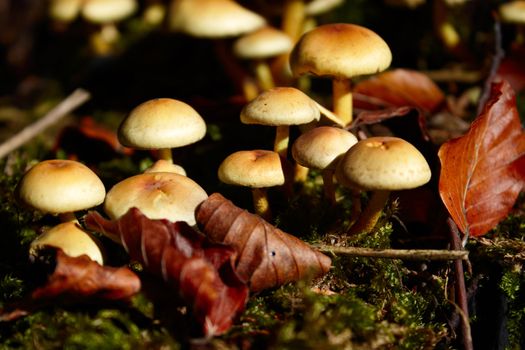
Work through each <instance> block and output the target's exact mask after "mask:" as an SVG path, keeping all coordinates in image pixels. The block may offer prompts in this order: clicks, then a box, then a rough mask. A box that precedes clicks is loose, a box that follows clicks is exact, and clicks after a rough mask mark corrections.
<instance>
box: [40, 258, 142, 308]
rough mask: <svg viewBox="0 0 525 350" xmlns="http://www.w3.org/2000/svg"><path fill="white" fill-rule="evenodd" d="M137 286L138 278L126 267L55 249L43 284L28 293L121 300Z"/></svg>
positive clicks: (44, 296)
mask: <svg viewBox="0 0 525 350" xmlns="http://www.w3.org/2000/svg"><path fill="white" fill-rule="evenodd" d="M139 290H140V279H139V278H138V276H137V275H136V274H135V273H133V271H131V270H130V269H128V268H127V267H119V268H116V267H110V266H102V265H100V264H99V263H97V262H95V261H93V260H91V259H90V258H89V257H88V256H87V255H81V256H78V257H70V256H68V255H66V254H65V253H64V252H63V251H62V250H61V249H57V250H56V267H55V270H54V272H53V273H52V275H51V276H50V277H49V279H48V280H47V282H46V284H45V285H44V286H42V287H39V288H37V289H35V290H34V291H33V293H32V297H33V299H49V298H57V297H61V298H71V299H85V298H97V299H102V300H123V299H129V298H130V297H132V296H133V295H135V294H136V293H137V292H138V291H139Z"/></svg>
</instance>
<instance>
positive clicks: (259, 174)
mask: <svg viewBox="0 0 525 350" xmlns="http://www.w3.org/2000/svg"><path fill="white" fill-rule="evenodd" d="M218 175H219V179H220V180H221V181H222V182H224V183H227V184H230V185H237V186H246V187H251V188H263V187H272V186H279V185H283V184H284V181H285V176H284V171H283V164H282V160H281V157H279V154H277V153H276V152H273V151H266V150H253V151H238V152H235V153H232V154H230V155H229V156H228V157H226V159H224V160H223V161H222V163H221V165H220V166H219V171H218Z"/></svg>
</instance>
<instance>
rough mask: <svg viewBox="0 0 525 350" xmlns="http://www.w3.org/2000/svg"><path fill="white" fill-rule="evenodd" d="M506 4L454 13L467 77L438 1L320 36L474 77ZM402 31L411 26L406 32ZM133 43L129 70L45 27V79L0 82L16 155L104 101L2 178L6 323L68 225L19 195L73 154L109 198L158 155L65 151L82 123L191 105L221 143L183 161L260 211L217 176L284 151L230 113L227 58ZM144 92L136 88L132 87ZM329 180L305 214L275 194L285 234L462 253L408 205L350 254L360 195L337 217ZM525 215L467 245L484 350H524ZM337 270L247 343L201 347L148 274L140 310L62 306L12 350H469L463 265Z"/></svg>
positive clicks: (9, 334) (399, 61) (139, 40)
mask: <svg viewBox="0 0 525 350" xmlns="http://www.w3.org/2000/svg"><path fill="white" fill-rule="evenodd" d="M247 2H248V3H249V1H247ZM499 2H500V1H495V0H493V1H484V2H471V3H475V4H476V6H478V7H477V9H478V10H480V11H484V12H477V13H476V14H475V16H473V17H472V18H470V16H465V15H464V14H462V13H461V12H459V11H460V10H454V11H452V13H451V16H452V17H454V18H455V20H456V24H457V25H458V26H459V28H460V31H461V34H462V37H463V39H465V41H466V42H467V45H468V46H469V47H468V49H469V50H471V54H472V56H469V57H467V58H466V59H465V61H463V62H458V61H461V60H462V59H464V58H465V57H463V56H461V55H456V54H455V53H452V52H444V50H443V47H442V45H441V44H440V42H439V40H436V38H435V33H434V32H433V28H432V5H431V3H432V2H431V1H427V4H426V5H425V6H422V7H420V8H417V9H415V10H413V11H408V10H407V9H403V8H391V7H385V5H384V4H383V2H382V1H376V2H370V1H365V0H355V1H350V0H348V1H346V2H345V5H344V7H343V8H342V9H341V10H339V11H336V12H334V13H331V14H329V15H326V16H324V17H323V18H321V19H320V20H321V22H322V21H324V22H336V21H344V22H353V23H360V24H364V25H366V26H368V27H370V28H373V29H375V30H377V31H378V32H380V33H381V35H382V36H383V37H384V38H385V40H386V41H387V42H388V43H389V45H391V47H392V48H393V49H394V52H395V55H394V62H393V64H392V66H393V67H410V68H413V69H420V70H429V69H439V68H442V67H445V66H447V65H448V64H451V65H452V66H456V67H457V66H459V67H460V68H459V69H460V70H461V69H465V70H472V69H476V70H483V69H486V68H487V62H486V60H487V57H489V56H491V55H492V53H493V49H494V47H493V42H492V41H491V40H488V39H487V38H490V37H491V35H492V30H493V23H492V20H491V18H492V17H491V16H490V9H491V8H493V7H495V6H496V4H497V3H499ZM20 3H22V2H20ZM35 3H36V2H35ZM456 11H457V12H456ZM385 13H387V14H388V18H387V17H385ZM474 17H475V18H474ZM404 23H411V25H410V26H407V25H401V24H404ZM122 27H123V28H122V29H123V32H126V33H128V35H127V36H126V40H127V41H128V42H125V43H124V44H123V48H127V50H125V51H124V52H123V53H122V54H121V55H118V56H117V57H98V58H93V57H89V55H88V54H87V52H88V51H87V50H86V47H85V43H86V41H85V37H86V34H87V33H89V31H90V30H93V28H88V29H86V28H85V27H84V26H83V25H82V23H80V22H75V23H74V24H73V25H72V26H71V28H70V30H69V32H68V35H63V33H62V34H56V33H53V32H52V30H51V29H50V28H51V26H50V23H49V22H48V21H46V20H42V21H41V22H38V23H37V24H36V25H35V26H34V27H32V28H31V29H32V30H33V31H34V33H33V34H34V37H33V39H34V42H35V43H37V45H36V47H35V48H34V50H35V52H36V53H38V55H34V57H33V59H32V61H31V63H32V65H30V67H29V68H25V69H26V70H25V71H23V72H20V71H19V70H14V69H12V70H10V69H7V68H6V67H7V66H6V67H4V65H1V66H0V73H2V74H1V75H2V76H5V79H2V81H1V82H0V89H1V90H0V91H1V92H2V93H9V94H13V95H17V98H11V97H5V98H2V99H0V122H1V123H2V124H1V125H2V126H3V128H2V133H1V134H0V136H1V138H2V139H5V138H7V137H8V136H10V135H11V134H12V133H13V132H14V131H16V130H19V129H20V127H21V126H22V125H25V124H29V123H30V122H32V121H34V120H36V118H38V117H40V116H41V115H43V114H44V113H45V112H46V111H47V110H49V108H51V107H52V106H53V105H55V104H56V103H57V102H58V101H60V100H61V99H62V98H63V97H64V95H65V91H68V90H70V89H71V88H75V87H78V86H83V87H86V88H87V89H88V90H90V91H91V92H92V94H93V99H92V101H91V102H90V103H89V104H88V105H87V106H83V107H82V108H81V109H80V110H79V111H78V112H77V114H76V115H73V116H70V118H68V119H66V121H65V122H63V123H62V124H60V125H58V126H56V127H54V128H51V129H50V130H49V131H48V132H46V133H44V134H42V135H39V136H38V137H37V138H36V139H35V140H33V141H32V142H31V143H29V144H28V145H26V146H24V147H23V148H22V149H20V150H19V151H16V152H14V153H12V154H11V155H10V156H9V157H7V158H6V159H4V160H2V161H1V162H0V173H1V174H0V188H1V189H2V190H1V194H0V196H1V201H0V236H1V237H0V307H9V306H11V305H13V303H16V302H18V301H20V300H21V299H23V298H25V297H27V296H28V295H30V293H31V291H32V290H33V289H34V288H35V287H36V286H37V285H38V283H40V282H41V281H42V279H43V276H41V275H40V276H39V275H38V274H37V272H35V271H34V270H33V266H32V265H31V264H30V262H29V261H28V259H27V251H28V245H29V243H30V242H31V240H32V239H34V238H35V237H36V235H37V234H38V232H39V229H40V228H41V227H42V226H44V225H52V224H54V223H55V222H56V220H55V218H52V217H47V216H43V215H40V214H38V213H34V212H32V211H30V210H28V209H27V208H23V207H21V206H20V204H19V203H17V202H16V200H15V198H14V191H15V187H16V184H17V183H18V180H19V179H20V176H21V175H22V173H23V172H24V170H25V168H26V167H27V166H29V165H30V164H32V163H33V162H35V161H38V160H42V159H46V158H55V157H70V156H72V155H73V154H74V155H75V156H76V157H78V159H80V160H82V161H83V162H85V163H87V164H88V165H90V166H92V167H94V168H95V169H96V170H97V173H98V174H99V176H100V177H101V178H102V180H103V181H104V183H105V185H106V187H107V188H110V187H111V186H112V185H113V184H114V183H116V182H117V181H119V180H121V179H123V178H125V177H127V176H130V175H133V174H136V173H138V172H140V171H141V170H143V169H144V168H145V167H147V165H148V164H150V163H151V162H152V160H153V156H152V154H150V153H148V152H135V153H134V154H133V155H132V156H124V155H123V154H121V153H119V152H117V151H115V150H113V149H111V148H109V147H108V145H107V144H103V143H100V142H92V141H93V140H83V141H86V142H87V141H89V143H88V144H87V146H86V145H85V144H81V145H79V144H78V143H75V142H73V143H67V144H66V143H64V144H61V145H60V147H59V148H58V149H57V148H54V145H55V141H56V137H57V134H58V132H59V131H60V130H61V127H62V126H64V125H67V124H75V123H76V122H78V117H79V116H82V115H90V116H91V117H92V118H93V119H94V120H95V121H96V122H98V123H101V124H103V125H104V126H106V127H108V128H110V129H111V130H116V127H117V126H118V124H119V122H120V120H121V119H122V117H123V116H124V115H125V114H126V113H127V112H129V110H130V109H131V108H133V107H134V106H136V105H137V104H138V103H140V102H143V101H144V100H147V99H149V98H155V97H165V96H172V97H175V98H179V99H182V100H184V101H188V102H190V104H192V105H194V106H195V107H196V108H197V109H198V111H199V112H201V114H202V115H203V116H204V117H205V119H206V121H207V126H208V134H207V136H206V137H205V139H204V140H202V141H201V142H199V143H197V144H195V145H192V146H190V147H186V148H184V149H181V150H177V151H176V152H174V156H175V160H176V161H177V162H178V163H180V164H182V165H184V167H185V168H186V169H187V171H188V173H189V174H190V176H191V177H192V178H193V179H195V180H196V181H197V182H198V183H199V184H201V185H202V186H203V188H205V189H206V191H208V192H209V193H211V192H215V191H218V192H221V193H223V194H224V195H225V196H226V197H227V198H229V199H231V200H233V201H234V203H235V204H237V205H238V206H240V207H243V208H251V198H250V193H249V191H246V190H245V189H237V188H233V187H231V186H226V185H224V184H221V183H220V182H219V181H218V179H217V176H216V169H217V168H218V165H219V164H220V162H221V161H222V159H224V158H225V157H226V156H227V155H228V154H229V153H230V152H233V151H236V150H240V149H255V148H264V149H269V148H271V145H272V137H273V133H274V131H273V130H272V129H271V128H266V127H259V126H247V125H241V124H240V123H239V122H238V115H239V111H240V108H241V107H242V106H241V105H240V104H239V103H238V101H237V102H236V100H235V99H232V96H233V94H234V91H233V86H232V84H231V83H229V82H228V77H227V76H226V75H225V74H224V71H223V69H221V67H220V66H219V63H218V62H217V60H216V59H215V58H214V51H213V48H212V47H213V45H212V44H211V43H210V42H209V41H205V40H195V39H193V38H188V37H185V36H181V35H179V36H176V35H171V34H170V33H166V32H165V31H158V32H156V33H154V35H150V32H149V30H151V28H149V29H148V28H146V29H145V28H143V27H142V26H141V24H140V21H139V20H138V19H137V18H134V19H132V20H130V21H129V22H127V23H126V24H125V25H123V26H122ZM28 28H29V27H28ZM392 28H395V30H392ZM414 28H417V30H414ZM503 30H504V34H506V33H508V32H510V36H509V37H511V36H512V28H511V27H510V26H504V28H503ZM408 38H410V39H411V40H407V39H408ZM2 49H4V47H3V46H2ZM3 53H4V51H0V54H2V63H6V60H5V58H4V56H3ZM183 53H184V54H183ZM187 57H191V59H188V58H187ZM477 58H480V61H476V59H477ZM57 62H59V63H60V64H57ZM4 68H6V69H4ZM35 77H36V78H35ZM130 77H132V83H130V84H128V83H126V82H127V81H128V80H129V79H131V78H130ZM472 85H474V86H477V87H480V86H482V85H483V81H477V82H475V83H473V84H468V83H455V82H449V83H442V84H441V86H442V87H443V88H444V89H446V91H447V94H449V95H450V96H452V95H453V96H458V95H460V93H461V92H462V91H465V90H467V89H468V88H470V87H472ZM329 87H330V86H329V83H328V82H327V81H325V80H322V79H319V80H314V81H313V82H312V94H315V96H316V97H319V98H320V99H323V98H326V94H327V92H328V91H329ZM15 90H17V91H18V92H17V93H16V94H15V93H13V91H15ZM24 91H26V92H25V93H24ZM27 91H29V92H27ZM517 103H518V109H519V111H520V115H521V117H522V118H523V117H524V116H525V112H524V111H525V98H524V94H523V92H522V93H521V94H519V95H518V96H517ZM472 107H473V106H470V109H473V108H472ZM468 112H472V111H471V110H469V111H468ZM474 117H475V114H474V113H473V112H472V113H470V114H469V118H470V119H473V118H474ZM295 136H296V135H295ZM293 137H294V135H293V134H292V138H293ZM74 141H75V140H74ZM76 141H78V140H76ZM318 175H319V174H318V173H315V172H311V174H310V176H309V179H308V181H307V182H306V183H305V184H304V185H301V186H297V188H296V190H297V192H296V195H295V196H294V197H292V198H291V199H286V198H285V197H284V196H283V194H282V193H281V192H279V191H277V190H275V191H273V190H272V191H270V198H271V201H272V205H273V209H274V212H275V214H276V217H275V224H276V225H277V226H278V227H280V228H282V229H283V230H285V231H287V232H289V233H292V234H295V235H297V236H299V237H301V238H302V239H304V240H306V241H308V242H311V243H320V242H322V243H326V244H346V245H354V246H362V247H375V248H387V247H391V246H392V247H397V248H401V247H403V248H411V247H413V248H430V247H432V248H446V244H447V242H448V239H447V238H446V237H444V236H443V235H441V236H440V235H439V234H438V233H441V234H443V232H442V231H443V230H442V229H440V228H441V227H442V226H443V224H444V220H443V218H442V217H440V215H439V214H441V212H436V213H432V215H430V217H431V218H432V219H433V220H434V219H435V220H434V221H431V222H407V221H406V220H405V218H403V217H402V215H401V213H399V212H398V208H397V205H396V203H397V202H396V201H391V204H390V206H389V207H388V208H387V209H386V211H385V215H384V216H383V217H382V219H381V222H380V223H379V224H378V226H377V229H376V230H375V232H374V233H373V234H369V235H360V236H357V237H350V238H349V237H346V238H344V232H345V227H347V226H348V218H349V217H350V212H351V206H352V203H351V201H349V200H348V199H346V198H348V193H346V192H345V190H344V189H342V188H340V189H339V196H340V198H341V199H342V200H341V201H340V202H339V204H338V205H337V206H336V207H334V208H332V207H330V206H328V205H326V204H325V203H324V202H323V200H322V198H321V193H322V190H321V183H320V177H319V176H318ZM394 198H395V197H394ZM363 200H366V196H365V195H363ZM524 202H525V198H523V197H521V198H520V199H519V200H518V203H517V205H516V208H515V210H514V211H513V213H512V214H511V215H510V216H509V217H508V218H507V219H506V220H505V221H503V222H502V223H501V224H500V225H499V226H498V227H497V228H496V229H495V230H493V232H491V233H490V234H488V235H486V236H484V238H481V239H471V240H469V243H468V245H467V249H468V250H469V251H470V261H471V265H470V266H471V268H470V269H467V270H466V272H465V279H466V282H467V289H468V294H469V301H470V312H471V326H472V332H473V338H474V345H475V348H482V349H496V348H497V349H501V348H507V349H519V348H525V335H524V333H523V329H525V293H524V290H525V273H524V271H523V262H524V259H525V257H524V251H525V247H524V246H525V243H524V240H525V215H524V209H525V207H524ZM403 205H406V202H402V203H401V208H400V209H401V210H403V209H404V207H403ZM416 206H417V204H416ZM408 207H409V208H411V207H410V206H408ZM400 222H402V223H403V224H404V225H401V224H400ZM102 239H103V238H102ZM103 241H104V240H103ZM104 244H105V245H106V246H107V249H108V252H109V256H110V263H112V264H114V265H116V266H118V265H121V264H126V263H128V261H127V260H126V259H127V257H126V255H125V253H124V252H123V250H122V249H121V248H120V247H118V246H116V245H115V244H112V243H111V242H109V241H104ZM332 259H333V268H332V270H331V271H330V273H328V274H327V275H326V276H324V277H323V278H322V279H320V280H315V281H302V282H299V283H297V284H292V285H287V286H283V287H281V288H278V289H275V290H268V291H264V292H261V293H259V294H257V295H252V296H251V298H250V300H249V302H248V305H247V307H246V310H245V311H244V312H243V314H242V315H241V316H240V318H239V319H238V320H237V322H236V323H235V325H234V327H233V328H232V329H231V330H230V331H229V332H228V333H227V334H225V335H223V336H220V337H217V338H214V339H211V340H203V339H197V338H195V337H194V331H193V329H192V327H191V319H190V318H189V316H188V315H187V314H186V313H185V312H184V308H181V307H179V305H178V304H177V303H175V306H173V307H166V305H169V303H170V301H173V300H176V299H177V298H176V294H177V293H176V291H168V293H167V295H166V293H161V294H163V295H161V296H158V295H157V294H158V293H157V294H155V292H159V291H165V290H166V289H165V288H164V287H163V286H162V285H156V284H155V282H154V281H149V279H148V277H147V276H146V275H144V274H143V273H142V272H140V271H138V270H139V269H136V270H137V271H138V272H139V273H140V274H141V277H143V278H144V281H145V282H146V281H147V286H148V289H147V290H145V291H144V292H142V293H140V294H139V295H138V296H137V297H135V298H134V299H133V300H132V302H131V303H130V304H127V305H126V304H108V303H100V304H67V303H65V302H64V303H61V302H60V301H57V302H56V303H55V304H53V305H46V306H45V307H42V308H39V309H37V310H34V311H33V312H32V313H31V314H30V315H28V316H26V317H23V318H20V319H18V320H16V321H12V322H2V323H1V324H0V349H55V348H65V349H128V348H129V349H179V348H180V349H186V348H192V349H436V348H437V349H454V348H460V347H461V344H460V340H459V338H458V331H459V330H458V326H457V325H458V320H459V314H458V312H457V308H456V306H455V301H454V300H453V295H454V291H453V286H454V278H455V277H454V274H453V267H452V263H451V262H430V261H420V262H408V261H401V260H389V259H371V258H352V257H345V256H332ZM312 287H315V288H312ZM327 291H331V293H327Z"/></svg>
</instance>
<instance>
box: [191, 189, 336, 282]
mask: <svg viewBox="0 0 525 350" xmlns="http://www.w3.org/2000/svg"><path fill="white" fill-rule="evenodd" d="M195 217H196V219H197V224H198V225H199V227H200V228H201V230H202V231H203V232H204V233H205V234H206V235H207V236H208V237H210V238H211V239H212V240H214V241H217V242H222V243H225V244H228V245H231V246H232V247H233V248H234V249H235V250H236V251H237V252H238V256H237V257H236V260H235V270H236V271H237V273H238V274H239V276H240V277H241V278H242V279H244V280H246V281H247V282H248V284H249V286H250V290H252V291H260V290H262V289H266V288H272V287H276V286H280V285H283V284H285V283H288V282H292V281H298V280H300V279H303V278H306V277H316V276H319V275H321V274H324V273H326V272H328V270H329V269H330V264H331V261H330V258H329V257H327V256H326V255H324V254H322V253H320V252H319V251H317V250H314V249H313V248H311V247H310V246H309V245H307V244H306V243H305V242H303V241H301V240H300V239H298V238H296V237H294V236H292V235H290V234H287V233H285V232H283V231H281V230H279V229H278V228H276V227H274V226H272V225H270V224H269V223H268V222H266V221H265V220H263V219H262V218H261V217H260V216H258V215H255V214H251V213H249V212H248V211H246V210H243V209H241V208H239V207H237V206H235V205H234V204H233V203H232V202H231V201H229V200H227V199H226V198H224V197H223V196H222V195H221V194H219V193H214V194H212V195H211V196H209V197H208V199H206V200H205V201H204V202H202V203H201V204H200V206H199V207H198V208H197V210H196V214H195Z"/></svg>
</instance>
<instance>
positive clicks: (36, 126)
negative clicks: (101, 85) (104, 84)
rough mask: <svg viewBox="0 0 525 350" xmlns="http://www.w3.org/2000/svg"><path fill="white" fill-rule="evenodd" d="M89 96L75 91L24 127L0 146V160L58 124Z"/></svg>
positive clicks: (78, 90) (86, 92)
mask: <svg viewBox="0 0 525 350" xmlns="http://www.w3.org/2000/svg"><path fill="white" fill-rule="evenodd" d="M89 98H90V94H89V92H88V91H86V90H83V89H76V90H75V91H73V93H71V95H69V96H68V97H66V99H65V100H63V101H62V102H60V103H59V104H58V105H57V106H55V107H54V108H53V109H52V110H50V111H49V112H48V113H47V114H46V115H44V116H43V117H42V118H40V119H39V120H37V121H36V122H34V123H33V124H31V125H29V126H27V127H25V128H24V129H22V131H20V132H19V133H18V134H16V135H14V136H13V137H11V138H9V139H8V140H7V141H5V142H4V143H2V144H1V145H0V159H1V158H3V157H5V156H6V155H8V154H9V153H11V152H13V151H14V150H16V149H17V148H18V147H20V146H22V145H23V144H25V143H26V142H28V141H30V140H31V139H32V138H34V137H35V136H36V135H38V134H39V133H41V132H43V131H44V130H45V129H46V128H48V127H49V126H51V125H53V124H54V123H56V122H58V121H59V120H60V119H61V118H63V117H64V116H66V115H68V114H69V113H70V112H71V111H73V110H74V109H75V108H77V107H78V106H80V105H82V104H83V103H84V102H86V101H87V100H89Z"/></svg>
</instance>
